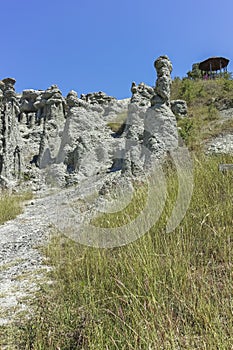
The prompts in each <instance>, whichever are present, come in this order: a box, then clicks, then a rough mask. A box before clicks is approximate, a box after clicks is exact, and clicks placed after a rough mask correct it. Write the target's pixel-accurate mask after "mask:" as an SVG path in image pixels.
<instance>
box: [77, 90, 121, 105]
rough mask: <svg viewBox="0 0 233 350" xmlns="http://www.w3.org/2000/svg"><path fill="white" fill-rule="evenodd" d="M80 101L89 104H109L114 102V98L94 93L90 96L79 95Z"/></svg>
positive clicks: (101, 93)
mask: <svg viewBox="0 0 233 350" xmlns="http://www.w3.org/2000/svg"><path fill="white" fill-rule="evenodd" d="M80 99H81V100H83V101H85V102H88V103H90V104H100V105H104V104H108V103H109V102H112V101H115V100H116V99H115V97H112V96H108V95H106V94H105V92H103V91H99V92H94V93H91V94H86V95H85V94H81V96H80Z"/></svg>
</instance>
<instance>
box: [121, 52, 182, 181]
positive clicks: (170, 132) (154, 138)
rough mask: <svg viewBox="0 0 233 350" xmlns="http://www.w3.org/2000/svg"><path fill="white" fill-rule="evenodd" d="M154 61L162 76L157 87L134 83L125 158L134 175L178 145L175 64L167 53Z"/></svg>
mask: <svg viewBox="0 0 233 350" xmlns="http://www.w3.org/2000/svg"><path fill="white" fill-rule="evenodd" d="M154 65H155V68H156V71H157V76H158V77H157V81H156V87H155V88H154V89H153V88H150V89H148V88H147V87H146V86H143V85H142V87H141V86H140V89H138V88H137V87H136V85H135V84H133V85H132V92H133V97H132V100H131V104H130V105H129V113H128V120H127V127H126V132H125V137H126V153H125V155H124V161H123V172H126V173H128V174H130V173H131V174H132V175H137V174H138V173H140V172H142V169H145V168H150V166H151V165H152V164H153V163H154V162H155V161H157V160H159V159H162V157H164V156H165V155H166V154H167V152H169V151H171V150H173V149H175V148H176V147H178V133H177V125H176V118H175V116H174V114H173V112H172V111H171V109H170V87H171V81H172V80H171V75H170V74H171V71H172V64H171V62H170V60H169V59H168V57H167V56H161V57H159V58H158V59H157V60H156V61H155V64H154ZM141 91H142V93H140V92H141ZM149 97H150V98H149ZM141 101H143V103H142V102H141ZM149 103H150V105H149Z"/></svg>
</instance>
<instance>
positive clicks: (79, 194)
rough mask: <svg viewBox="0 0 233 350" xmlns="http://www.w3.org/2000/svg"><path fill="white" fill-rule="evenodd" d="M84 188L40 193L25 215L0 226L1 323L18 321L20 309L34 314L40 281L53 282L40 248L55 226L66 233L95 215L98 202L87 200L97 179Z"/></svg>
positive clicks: (28, 205)
mask: <svg viewBox="0 0 233 350" xmlns="http://www.w3.org/2000/svg"><path fill="white" fill-rule="evenodd" d="M103 181H104V179H103V178H101V183H102V182H103ZM80 188H81V191H80V189H79V188H78V187H76V188H75V187H72V188H69V189H65V190H61V189H54V190H47V191H44V192H42V193H38V194H37V197H36V198H35V199H33V200H31V201H29V202H28V203H27V204H26V206H25V210H24V212H23V213H22V214H21V215H19V216H18V217H17V218H16V219H14V220H11V221H8V222H6V223H5V224H4V225H1V226H0V326H2V325H6V324H9V323H10V322H12V321H14V320H16V319H17V316H18V315H19V313H20V311H23V310H27V313H29V315H30V310H29V309H28V301H29V300H30V299H31V298H32V297H33V294H34V293H35V291H36V290H37V289H38V285H39V283H40V282H43V281H45V278H46V282H49V281H47V279H48V277H46V272H47V271H48V270H49V269H50V267H49V266H46V261H45V257H44V256H43V255H42V253H41V252H40V250H39V249H38V247H39V246H41V245H44V244H46V242H48V241H49V238H50V235H51V234H54V232H55V228H59V229H60V230H61V231H62V232H65V230H66V228H67V227H68V226H69V225H70V224H73V222H75V225H76V226H75V227H77V229H78V227H79V226H80V225H81V224H82V223H83V222H84V221H85V220H89V219H90V217H91V216H92V215H93V208H94V205H93V204H92V203H90V202H85V198H86V197H87V196H90V194H91V195H92V194H93V180H91V181H90V180H88V181H87V182H86V183H82V185H81V186H80ZM94 191H95V186H94ZM74 203H75V210H74ZM71 217H73V219H72V220H73V221H72V220H71ZM74 219H75V221H74Z"/></svg>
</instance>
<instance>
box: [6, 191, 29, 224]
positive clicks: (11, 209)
mask: <svg viewBox="0 0 233 350" xmlns="http://www.w3.org/2000/svg"><path fill="white" fill-rule="evenodd" d="M31 198H32V194H31V192H27V193H23V194H19V195H10V194H9V193H7V192H3V193H1V194H0V224H3V223H4V222H6V221H9V220H12V219H14V218H15V217H16V216H17V215H19V214H20V213H21V212H22V210H23V207H22V202H23V201H25V200H29V199H31Z"/></svg>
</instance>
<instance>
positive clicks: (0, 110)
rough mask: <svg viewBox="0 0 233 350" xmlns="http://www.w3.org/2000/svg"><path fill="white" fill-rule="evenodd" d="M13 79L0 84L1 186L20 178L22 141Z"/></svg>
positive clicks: (7, 79)
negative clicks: (18, 125)
mask: <svg viewBox="0 0 233 350" xmlns="http://www.w3.org/2000/svg"><path fill="white" fill-rule="evenodd" d="M14 84H15V79H12V78H6V79H4V80H2V81H1V84H0V114H1V118H0V176H1V182H2V184H4V185H6V186H7V184H8V182H11V181H13V180H17V179H19V178H20V174H21V171H22V166H23V165H22V162H23V160H22V158H21V149H22V140H21V137H20V133H19V129H18V127H17V123H18V119H17V118H18V115H19V112H20V110H19V104H18V100H17V97H16V93H15V89H14Z"/></svg>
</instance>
